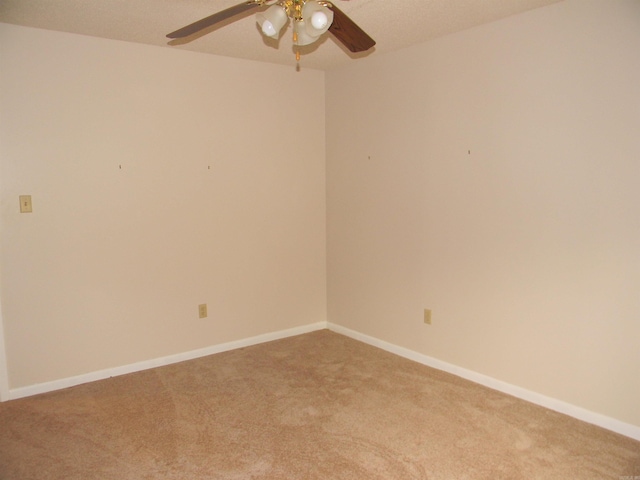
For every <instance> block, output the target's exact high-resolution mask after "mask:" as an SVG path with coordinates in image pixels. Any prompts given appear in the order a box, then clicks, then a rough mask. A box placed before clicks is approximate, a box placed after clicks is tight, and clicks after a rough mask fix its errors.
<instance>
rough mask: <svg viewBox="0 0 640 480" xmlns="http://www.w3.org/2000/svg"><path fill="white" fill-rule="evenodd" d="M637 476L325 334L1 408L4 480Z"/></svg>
mask: <svg viewBox="0 0 640 480" xmlns="http://www.w3.org/2000/svg"><path fill="white" fill-rule="evenodd" d="M634 477H635V479H636V480H640V442H637V441H635V440H632V439H629V438H627V437H624V436H621V435H618V434H615V433H612V432H610V431H607V430H604V429H601V428H598V427H595V426H593V425H589V424H587V423H584V422H581V421H578V420H576V419H573V418H570V417H567V416H565V415H562V414H559V413H556V412H553V411H550V410H547V409H544V408H542V407H539V406H536V405H532V404H530V403H527V402H525V401H522V400H519V399H516V398H513V397H510V396H508V395H505V394H502V393H499V392H496V391H493V390H490V389H488V388H485V387H482V386H479V385H477V384H474V383H472V382H469V381H466V380H463V379H460V378H458V377H456V376H453V375H450V374H447V373H443V372H440V371H438V370H434V369H431V368H429V367H426V366H424V365H420V364H418V363H415V362H412V361H409V360H406V359H404V358H401V357H398V356H395V355H393V354H390V353H388V352H385V351H382V350H379V349H376V348H374V347H371V346H369V345H365V344H363V343H360V342H357V341H355V340H352V339H350V338H347V337H344V336H342V335H338V334H336V333H333V332H330V331H328V330H322V331H317V332H313V333H309V334H305V335H300V336H296V337H291V338H287V339H283V340H278V341H274V342H269V343H264V344H260V345H256V346H252V347H247V348H243V349H238V350H234V351H229V352H225V353H220V354H216V355H211V356H208V357H204V358H200V359H196V360H191V361H188V362H182V363H178V364H174V365H169V366H165V367H160V368H156V369H153V370H147V371H143V372H138V373H134V374H130V375H123V376H119V377H114V378H110V379H107V380H102V381H98V382H93V383H89V384H85V385H80V386H77V387H73V388H69V389H65V390H59V391H56V392H51V393H47V394H42V395H37V396H33V397H29V398H24V399H19V400H13V401H9V402H4V403H2V404H0V479H1V480H30V479H37V480H54V479H55V480H57V479H65V480H76V479H78V480H80V479H82V480H89V479H105V480H106V479H109V480H111V479H113V480H134V479H135V480H138V479H154V480H160V479H189V480H199V479H219V480H236V479H237V480H241V479H242V480H245V479H265V480H267V479H278V480H282V479H323V480H325V479H350V480H368V479H380V480H387V479H389V480H395V479H398V480H412V479H416V480H417V479H447V480H450V479H456V480H458V479H491V480H497V479H545V480H547V479H563V480H566V479H576V480H578V479H579V480H588V479H607V478H611V479H616V480H621V479H624V480H627V479H634Z"/></svg>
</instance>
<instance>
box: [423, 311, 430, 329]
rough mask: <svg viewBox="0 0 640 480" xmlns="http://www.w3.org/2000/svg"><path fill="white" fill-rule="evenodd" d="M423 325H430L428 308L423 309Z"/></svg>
mask: <svg viewBox="0 0 640 480" xmlns="http://www.w3.org/2000/svg"><path fill="white" fill-rule="evenodd" d="M424 323H426V324H427V325H431V310H429V309H428V308H425V309H424Z"/></svg>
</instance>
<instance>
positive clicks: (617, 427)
mask: <svg viewBox="0 0 640 480" xmlns="http://www.w3.org/2000/svg"><path fill="white" fill-rule="evenodd" d="M327 328H329V330H331V331H333V332H336V333H339V334H341V335H345V336H347V337H350V338H353V339H354V340H358V341H360V342H363V343H366V344H369V345H372V346H374V347H378V348H380V349H382V350H386V351H387V352H390V353H394V354H396V355H399V356H401V357H404V358H407V359H409V360H413V361H414V362H418V363H421V364H423V365H426V366H428V367H432V368H436V369H438V370H442V371H444V372H447V373H451V374H453V375H456V376H458V377H462V378H464V379H466V380H470V381H472V382H474V383H478V384H480V385H484V386H485V387H489V388H491V389H493V390H497V391H499V392H503V393H506V394H508V395H511V396H513V397H516V398H520V399H522V400H526V401H528V402H531V403H534V404H536V405H539V406H541V407H545V408H548V409H549V410H554V411H556V412H559V413H563V414H565V415H568V416H570V417H573V418H576V419H578V420H582V421H583V422H587V423H590V424H592V425H597V426H599V427H602V428H605V429H607V430H610V431H613V432H616V433H619V434H621V435H624V436H626V437H630V438H633V439H635V440H640V427H639V426H636V425H632V424H629V423H625V422H621V421H620V420H616V419H615V418H611V417H607V416H605V415H602V414H599V413H595V412H592V411H589V410H586V409H584V408H581V407H577V406H575V405H572V404H570V403H567V402H563V401H561V400H557V399H555V398H551V397H547V396H545V395H541V394H539V393H536V392H533V391H531V390H527V389H525V388H521V387H518V386H515V385H511V384H510V383H507V382H503V381H501V380H497V379H495V378H492V377H488V376H486V375H482V374H481V373H477V372H474V371H472V370H467V369H465V368H461V367H458V366H456V365H453V364H451V363H447V362H443V361H441V360H438V359H436V358H433V357H429V356H427V355H423V354H421V353H418V352H414V351H413V350H409V349H408V348H404V347H399V346H397V345H394V344H392V343H389V342H385V341H384V340H380V339H378V338H375V337H370V336H368V335H365V334H362V333H360V332H356V331H354V330H350V329H348V328H345V327H341V326H340V325H336V324H333V323H329V324H328V326H327Z"/></svg>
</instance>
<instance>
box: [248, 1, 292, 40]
mask: <svg viewBox="0 0 640 480" xmlns="http://www.w3.org/2000/svg"><path fill="white" fill-rule="evenodd" d="M288 20H289V17H288V16H287V12H286V10H285V9H284V8H283V7H281V6H280V5H277V4H276V5H271V6H270V7H269V8H267V9H266V10H265V11H264V12H263V13H258V14H257V15H256V22H257V23H258V25H259V26H260V29H261V30H262V33H263V34H264V35H266V36H267V37H271V38H278V36H279V35H280V30H282V27H284V26H285V24H286V23H287V21H288Z"/></svg>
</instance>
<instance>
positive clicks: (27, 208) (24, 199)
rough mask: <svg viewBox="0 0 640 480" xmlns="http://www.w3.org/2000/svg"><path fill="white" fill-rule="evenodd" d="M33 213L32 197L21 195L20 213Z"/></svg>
mask: <svg viewBox="0 0 640 480" xmlns="http://www.w3.org/2000/svg"><path fill="white" fill-rule="evenodd" d="M31 212H33V206H32V204H31V195H20V213H31Z"/></svg>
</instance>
